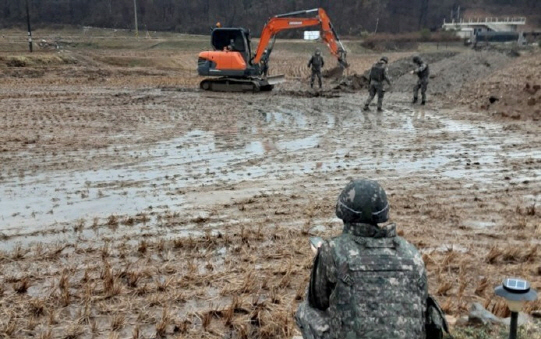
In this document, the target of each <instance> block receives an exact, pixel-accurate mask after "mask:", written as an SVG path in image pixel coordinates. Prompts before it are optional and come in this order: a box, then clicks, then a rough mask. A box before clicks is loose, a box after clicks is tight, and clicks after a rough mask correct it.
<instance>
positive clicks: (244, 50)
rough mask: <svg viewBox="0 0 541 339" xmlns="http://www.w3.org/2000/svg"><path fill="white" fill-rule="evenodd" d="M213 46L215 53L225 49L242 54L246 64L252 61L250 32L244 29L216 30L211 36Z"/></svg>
mask: <svg viewBox="0 0 541 339" xmlns="http://www.w3.org/2000/svg"><path fill="white" fill-rule="evenodd" d="M210 40H211V44H212V47H214V50H215V51H223V50H225V49H227V50H229V51H234V52H240V54H241V55H242V57H243V59H244V60H245V61H246V62H249V61H250V53H251V48H250V32H249V31H248V30H247V29H244V28H215V29H213V30H212V34H211V38H210Z"/></svg>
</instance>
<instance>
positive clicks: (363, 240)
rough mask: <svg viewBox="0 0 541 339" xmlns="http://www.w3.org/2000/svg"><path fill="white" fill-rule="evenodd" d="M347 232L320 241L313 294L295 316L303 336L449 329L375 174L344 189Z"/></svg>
mask: <svg viewBox="0 0 541 339" xmlns="http://www.w3.org/2000/svg"><path fill="white" fill-rule="evenodd" d="M336 215H337V216H338V217H339V218H340V219H342V220H343V221H344V228H343V231H342V234H341V235H339V236H337V237H334V238H332V239H330V240H327V241H323V242H322V243H321V244H320V246H319V248H318V249H317V254H316V257H315V259H314V266H313V268H312V273H311V277H310V283H309V286H308V291H307V297H306V300H305V301H304V302H302V303H301V304H300V305H299V308H298V310H297V314H296V316H295V319H296V322H297V325H298V326H299V328H300V330H301V332H302V335H303V338H304V339H320V338H325V339H327V338H329V339H338V338H340V339H343V338H348V339H349V338H351V339H356V338H364V339H382V338H393V339H425V338H428V339H432V338H438V339H439V338H441V337H442V336H443V331H444V330H445V331H447V323H446V322H445V318H444V315H443V312H442V311H441V309H440V308H439V306H438V305H437V303H436V302H435V300H434V299H433V298H432V297H430V296H429V295H428V288H427V276H426V269H425V266H424V263H423V260H422V258H421V255H420V253H419V252H418V251H417V249H416V248H415V247H414V246H413V245H412V244H410V243H409V242H407V241H406V240H405V239H403V238H401V237H399V236H397V235H396V227H395V225H394V224H390V225H387V226H385V227H379V226H378V225H377V224H378V223H383V222H386V221H387V220H388V219H389V203H388V201H387V196H386V194H385V191H384V190H383V188H382V187H381V186H380V185H379V184H378V183H377V182H375V181H371V180H364V179H363V180H354V181H351V182H350V183H349V184H348V185H347V186H346V187H345V188H344V190H343V191H342V193H341V194H340V196H339V197H338V202H337V204H336Z"/></svg>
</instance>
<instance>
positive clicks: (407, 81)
mask: <svg viewBox="0 0 541 339" xmlns="http://www.w3.org/2000/svg"><path fill="white" fill-rule="evenodd" d="M421 58H423V60H425V61H426V62H427V63H428V65H429V67H430V80H429V85H428V93H429V95H434V94H436V95H444V96H445V95H447V96H448V98H449V99H451V100H453V99H454V97H455V94H454V93H455V92H456V91H459V90H460V89H461V88H462V87H463V86H464V85H465V84H468V83H471V82H475V81H477V80H478V79H481V78H484V77H486V76H488V75H489V74H491V73H492V72H495V71H496V70H497V69H499V68H501V67H503V66H504V65H506V64H507V63H508V62H509V61H510V60H512V58H511V57H509V56H507V55H506V54H504V53H499V52H491V51H480V52H477V51H467V52H463V53H460V54H455V55H449V54H447V56H446V57H443V58H441V59H439V60H434V59H431V58H427V56H423V55H421ZM392 66H393V67H394V70H393V71H394V73H395V74H398V75H399V76H398V77H392V79H396V80H394V81H393V87H394V90H395V91H399V92H410V91H411V89H412V87H413V85H414V84H415V83H416V81H417V77H416V76H415V75H412V74H409V71H410V70H412V69H413V68H414V66H413V64H412V63H408V60H406V63H405V64H404V63H401V64H400V67H396V66H395V65H394V64H393V65H392ZM389 68H390V67H389ZM404 70H405V71H406V72H404ZM389 73H391V70H389Z"/></svg>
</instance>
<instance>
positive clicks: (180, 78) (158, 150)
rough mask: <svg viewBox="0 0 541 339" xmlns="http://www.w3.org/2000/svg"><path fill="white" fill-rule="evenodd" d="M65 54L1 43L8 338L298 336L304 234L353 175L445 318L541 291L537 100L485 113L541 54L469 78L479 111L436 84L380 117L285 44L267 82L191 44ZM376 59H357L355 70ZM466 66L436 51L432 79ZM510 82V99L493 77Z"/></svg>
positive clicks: (328, 226) (0, 157) (1, 329)
mask: <svg viewBox="0 0 541 339" xmlns="http://www.w3.org/2000/svg"><path fill="white" fill-rule="evenodd" d="M42 53H43V55H44V56H49V54H47V53H45V52H42ZM48 53H56V52H48ZM63 53H68V54H69V57H66V58H65V59H64V58H62V59H56V58H54V63H53V64H46V63H43V64H38V63H36V62H35V61H33V64H32V65H29V64H25V65H24V66H23V65H20V64H19V66H17V65H14V64H11V65H7V62H8V61H9V60H13V58H12V55H8V54H7V53H5V54H4V55H0V60H4V61H6V64H4V65H3V66H1V71H2V73H1V74H2V76H1V77H0V102H1V104H2V110H1V112H0V130H2V133H1V134H0V162H1V163H2V166H1V168H0V189H1V191H2V195H1V196H0V205H2V208H0V213H1V214H0V220H1V224H0V237H1V239H2V244H1V247H2V250H1V251H0V265H1V267H2V269H1V270H0V314H1V315H0V336H3V337H6V338H27V337H39V338H92V337H96V338H143V337H144V338H150V337H166V338H224V337H225V338H287V337H291V336H293V335H295V334H298V331H297V329H296V327H295V324H294V320H293V319H294V318H293V314H294V312H295V309H296V306H297V304H298V302H299V301H300V300H301V299H302V298H303V296H304V290H305V288H306V284H307V281H308V276H309V271H310V267H311V264H312V255H311V251H310V248H309V246H308V237H309V235H310V234H317V235H320V236H324V237H329V236H332V235H336V234H339V233H340V230H341V224H340V220H338V219H336V218H335V217H334V204H335V199H336V197H337V196H338V194H339V192H340V190H341V189H342V188H343V187H344V186H345V185H346V183H347V182H348V180H350V179H351V178H356V177H368V178H372V179H376V180H378V181H380V182H381V184H382V185H383V186H384V187H385V188H386V190H387V192H388V195H389V198H390V201H391V206H392V207H391V218H392V220H391V221H392V222H395V223H396V224H397V227H398V229H399V230H400V234H401V235H402V236H404V237H405V238H406V239H408V240H409V241H411V242H412V243H413V244H415V245H416V246H417V247H418V248H419V249H420V250H421V251H422V253H423V257H424V259H425V262H426V264H427V268H428V272H429V288H430V292H431V293H432V294H434V295H435V296H436V297H437V299H438V301H439V302H440V304H441V305H442V307H443V309H444V310H445V311H446V312H447V313H448V314H451V315H454V316H459V315H464V314H467V311H468V308H469V305H470V304H471V303H472V302H481V303H482V304H484V305H485V306H486V307H487V308H488V309H489V310H491V311H493V312H495V313H496V314H497V315H499V316H507V315H508V314H507V311H506V308H505V306H504V304H503V301H502V300H501V299H500V298H497V297H495V295H494V292H493V289H494V287H495V286H497V285H499V284H500V283H501V281H502V279H503V278H504V277H507V276H520V277H523V278H526V279H527V280H529V281H530V282H531V283H532V286H533V287H534V288H536V289H538V290H539V289H540V288H541V266H540V264H539V262H540V261H539V259H540V254H539V246H540V244H539V240H538V238H539V237H538V235H539V234H540V233H541V213H540V207H539V201H540V196H541V181H540V180H539V177H540V176H541V171H540V168H541V148H540V147H539V145H540V141H541V134H540V133H539V129H540V127H539V122H538V120H535V119H536V115H535V114H536V113H535V110H534V111H533V112H532V111H530V110H528V107H530V106H527V104H526V106H523V108H524V110H523V111H522V112H523V113H521V115H520V116H519V118H514V119H510V118H508V117H506V116H505V115H503V114H500V115H497V116H495V115H493V114H492V111H491V110H490V109H481V108H479V109H477V108H476V106H475V105H476V104H477V102H478V101H479V102H481V101H482V100H484V99H483V97H484V96H485V95H487V94H490V95H495V96H498V95H499V97H501V99H500V101H498V102H496V105H503V104H505V103H506V102H507V101H506V100H507V96H506V95H505V94H506V93H507V92H508V90H507V89H508V88H517V89H520V93H521V94H520V95H524V96H525V95H526V94H524V93H525V92H522V90H523V88H525V87H526V83H529V88H528V89H527V91H534V90H535V89H534V88H535V87H534V86H535V85H536V84H537V83H536V82H535V81H536V79H538V78H539V77H535V75H534V74H533V73H532V79H530V80H528V79H523V78H520V77H519V76H518V75H517V76H516V77H515V76H514V75H513V76H511V73H512V74H518V73H520V72H521V71H522V70H523V71H525V73H524V75H523V77H525V76H527V75H526V74H529V73H528V72H526V70H528V69H532V68H536V67H537V69H539V55H538V54H537V55H535V56H525V57H518V58H509V59H507V57H506V62H508V67H506V68H502V69H498V70H494V72H491V73H487V74H483V75H482V76H483V78H482V79H478V81H474V82H473V81H472V82H471V83H468V84H464V83H462V81H464V80H463V79H464V77H456V78H453V79H454V80H452V81H455V82H453V83H452V87H453V88H456V89H457V91H455V92H453V93H455V97H454V98H455V99H456V98H459V99H458V100H461V103H463V104H464V106H457V104H456V101H455V100H448V98H447V97H446V96H445V95H439V96H435V95H434V93H432V92H430V90H429V103H428V105H427V107H420V106H412V105H410V104H409V100H410V99H411V98H410V96H411V94H410V93H409V88H407V89H406V88H405V89H404V90H396V91H394V92H390V93H388V94H387V96H386V98H385V102H384V104H385V112H384V113H381V114H379V113H376V112H375V110H372V111H370V112H361V110H360V108H361V102H362V101H364V99H365V98H366V93H365V92H355V93H349V92H346V91H342V90H337V89H333V88H334V86H335V85H336V84H335V83H332V82H331V81H330V80H328V79H327V80H326V83H325V87H324V90H323V91H321V92H318V91H311V90H310V88H309V86H308V81H307V80H306V78H307V76H308V70H307V68H306V63H305V60H299V58H298V56H296V55H295V53H294V52H289V51H287V52H284V53H276V54H273V56H274V57H275V59H273V60H272V63H271V67H272V68H271V70H272V71H271V74H272V72H274V74H278V73H285V74H286V77H287V79H288V81H287V82H286V83H284V84H281V85H279V86H278V87H277V88H276V89H275V90H274V91H273V92H270V93H258V94H224V93H205V92H200V91H199V90H198V89H197V83H198V81H199V80H200V79H199V78H198V77H197V76H196V75H195V74H194V70H193V68H194V67H195V61H194V60H195V59H194V58H195V54H193V53H194V52H193V51H189V52H179V53H177V52H172V51H166V52H164V51H148V50H142V51H125V50H97V51H96V50H94V51H92V52H88V51H81V52H63ZM55 55H56V54H55ZM155 57H156V58H164V60H165V61H164V62H163V63H162V62H160V63H157V62H156V61H155V60H154V58H155ZM378 57H379V56H377V55H359V56H353V57H350V59H349V61H350V63H351V64H352V68H351V69H350V70H348V72H349V73H346V74H345V76H351V74H353V73H356V74H363V72H364V71H365V70H366V69H368V67H370V65H371V64H372V63H373V62H374V61H375V60H376V59H377V58H378ZM389 57H390V59H391V61H393V62H394V61H397V60H400V59H402V58H410V57H411V55H408V54H404V53H391V54H389ZM489 57H491V58H494V59H498V58H500V56H499V55H496V56H494V55H493V56H489ZM123 58H124V59H123ZM132 58H134V59H133V60H135V61H133V64H130V65H124V66H122V65H121V64H122V62H128V63H130V60H132ZM62 60H68V61H62ZM73 60H75V61H76V62H73ZM111 60H112V61H111ZM119 60H123V61H122V62H121V61H119ZM453 60H455V62H454V63H453ZM462 60H463V59H460V55H453V56H449V57H445V58H443V59H441V61H439V62H435V63H434V68H433V69H434V70H435V74H440V75H441V76H442V77H443V75H444V74H447V73H444V72H446V70H445V67H441V68H438V66H437V64H438V63H446V64H448V65H450V64H453V65H454V66H455V67H459V64H457V63H459V62H462ZM281 65H282V66H283V68H281V67H282V66H281ZM440 65H444V64H440ZM479 74H480V73H479ZM397 79H400V78H397ZM405 79H406V78H404V80H397V81H404V83H405V81H406V80H405ZM468 79H470V78H468ZM523 80H525V81H523ZM468 82H469V81H468ZM483 82H484V84H483ZM494 82H497V83H498V86H499V87H498V92H493V91H490V92H488V91H483V90H482V88H484V86H486V85H490V86H492V85H494ZM398 83H400V82H397V84H398ZM434 83H437V82H436V80H434ZM438 86H439V85H438ZM442 86H443V85H442ZM463 86H464V87H463ZM466 86H473V87H471V88H473V89H472V90H470V91H465V90H463V91H462V92H459V90H460V88H464V89H466V88H468V87H466ZM476 86H477V87H476ZM494 86H495V85H494ZM513 86H514V87H513ZM436 88H437V86H436V85H435V88H434V89H436ZM491 88H492V87H491ZM494 88H496V87H494ZM449 94H450V93H449ZM538 94H539V92H536V94H531V95H532V96H533V95H538ZM470 95H471V96H470ZM528 95H530V94H528ZM470 98H471V99H470ZM470 100H471V101H470ZM536 100H537V99H536ZM469 104H471V105H472V106H471V107H469V106H468V105H469ZM535 105H538V104H537V101H536V103H535V104H534V105H533V107H537V106H535ZM491 107H492V106H491ZM539 309H541V301H536V302H532V303H529V304H527V306H526V309H525V310H526V311H527V312H531V311H534V310H539ZM536 336H537V337H539V333H538V331H537V332H535V331H534V333H531V337H536Z"/></svg>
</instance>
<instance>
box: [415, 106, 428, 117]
mask: <svg viewBox="0 0 541 339" xmlns="http://www.w3.org/2000/svg"><path fill="white" fill-rule="evenodd" d="M425 113H426V108H425V106H422V105H421V106H413V119H414V120H422V119H424V118H425Z"/></svg>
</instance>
